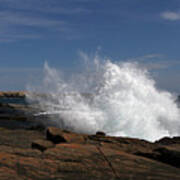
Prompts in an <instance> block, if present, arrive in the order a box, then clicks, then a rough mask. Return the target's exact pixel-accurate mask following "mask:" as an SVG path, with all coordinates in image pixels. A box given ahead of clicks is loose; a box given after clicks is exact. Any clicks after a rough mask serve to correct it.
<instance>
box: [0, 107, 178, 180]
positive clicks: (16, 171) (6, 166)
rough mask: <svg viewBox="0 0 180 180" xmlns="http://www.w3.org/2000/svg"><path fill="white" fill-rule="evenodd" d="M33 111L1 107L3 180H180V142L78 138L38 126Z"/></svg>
mask: <svg viewBox="0 0 180 180" xmlns="http://www.w3.org/2000/svg"><path fill="white" fill-rule="evenodd" d="M32 112H35V109H33V108H31V106H28V105H14V104H0V179H2V180H4V179H5V180H6V179H7V180H9V179H10V180H11V179H13V180H24V179H28V180H69V179H73V180H76V179H77V180H86V179H88V180H89V179H90V180H96V179H97V180H146V179H147V180H150V179H151V180H162V179H163V180H170V179H172V180H179V179H180V169H179V168H180V137H174V138H169V137H165V138H162V139H161V140H159V141H157V142H155V143H151V142H148V141H145V140H140V139H135V138H125V137H110V136H108V135H105V133H103V132H97V133H96V134H94V135H87V134H78V133H74V132H70V131H67V130H63V129H58V128H56V127H46V128H45V127H44V126H42V125H41V124H34V121H35V120H36V119H33V117H31V116H29V114H31V113H32ZM5 114H6V115H7V116H5ZM4 117H9V118H4ZM17 117H24V119H23V120H22V119H21V118H19V119H18V118H17ZM32 122H33V123H32Z"/></svg>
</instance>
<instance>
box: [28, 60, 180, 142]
mask: <svg viewBox="0 0 180 180" xmlns="http://www.w3.org/2000/svg"><path fill="white" fill-rule="evenodd" d="M86 60H87V59H86ZM85 64H86V65H85V66H83V67H82V69H81V71H80V72H79V73H78V72H76V73H74V74H72V75H69V74H64V73H62V71H60V70H56V69H54V68H50V67H49V66H48V64H47V63H45V65H44V79H43V80H42V83H40V85H39V86H38V87H37V86H35V87H34V86H30V87H31V88H28V91H29V94H28V99H29V100H30V101H31V102H32V101H36V102H37V103H38V106H39V108H40V112H39V113H38V114H36V115H41V116H42V115H55V117H56V118H50V119H49V121H51V122H53V123H54V124H55V125H56V126H58V127H60V128H64V129H70V130H72V131H75V132H82V133H90V134H91V133H95V132H96V131H104V132H106V133H107V134H108V135H113V136H129V137H136V138H141V139H147V140H150V141H154V140H156V139H159V138H161V137H163V136H175V135H180V123H179V120H180V111H179V109H178V107H177V105H176V103H175V97H174V96H173V95H172V94H171V93H169V92H167V91H162V90H159V89H157V88H156V84H155V81H154V80H153V79H152V78H151V76H150V74H149V72H148V71H147V70H146V69H144V68H141V67H140V66H139V65H138V64H137V63H132V62H131V63H130V62H124V63H114V62H112V61H111V60H109V59H108V60H103V61H102V60H99V58H98V57H95V58H94V59H89V60H87V61H86V63H85ZM67 77H68V78H67ZM33 92H41V93H44V95H37V94H35V93H33ZM53 117H54V116H53ZM44 123H45V124H46V123H47V122H44Z"/></svg>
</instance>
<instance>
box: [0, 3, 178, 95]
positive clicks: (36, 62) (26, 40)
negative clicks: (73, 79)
mask: <svg viewBox="0 0 180 180" xmlns="http://www.w3.org/2000/svg"><path fill="white" fill-rule="evenodd" d="M179 32H180V1H179V0H0V84H1V89H0V90H20V89H24V88H25V86H26V84H27V82H28V81H29V80H30V79H33V78H37V77H38V74H40V72H41V70H42V68H43V64H44V61H48V63H49V64H50V66H52V67H57V68H64V69H68V68H69V69H71V68H72V67H74V66H77V65H78V61H77V59H78V58H79V57H78V52H80V51H83V52H86V53H87V54H93V53H95V52H96V50H97V49H100V51H99V54H100V55H101V56H104V57H109V58H111V59H112V60H114V61H126V60H129V59H131V60H136V61H139V62H141V63H144V64H145V65H146V66H147V67H148V68H149V69H150V71H152V73H153V76H154V78H155V79H156V80H157V86H159V87H160V88H163V89H167V90H169V91H171V92H176V93H180V46H179V42H180V35H179Z"/></svg>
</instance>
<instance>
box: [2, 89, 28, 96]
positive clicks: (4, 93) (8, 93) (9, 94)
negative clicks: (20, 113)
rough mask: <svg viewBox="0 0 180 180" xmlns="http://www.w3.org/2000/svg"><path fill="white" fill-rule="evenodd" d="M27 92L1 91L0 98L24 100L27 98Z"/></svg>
mask: <svg viewBox="0 0 180 180" xmlns="http://www.w3.org/2000/svg"><path fill="white" fill-rule="evenodd" d="M26 93H27V92H26V91H0V98H3V97H9V98H13V97H14V98H24V97H25V96H26Z"/></svg>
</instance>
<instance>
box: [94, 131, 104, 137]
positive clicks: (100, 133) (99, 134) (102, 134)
mask: <svg viewBox="0 0 180 180" xmlns="http://www.w3.org/2000/svg"><path fill="white" fill-rule="evenodd" d="M96 135H97V136H106V133H105V132H102V131H97V132H96Z"/></svg>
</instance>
